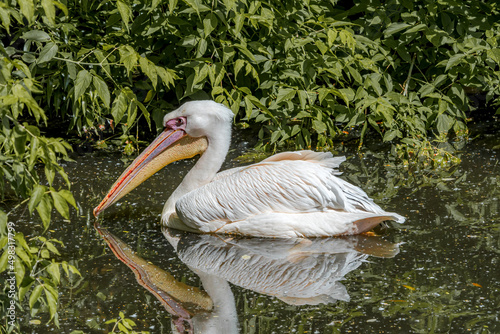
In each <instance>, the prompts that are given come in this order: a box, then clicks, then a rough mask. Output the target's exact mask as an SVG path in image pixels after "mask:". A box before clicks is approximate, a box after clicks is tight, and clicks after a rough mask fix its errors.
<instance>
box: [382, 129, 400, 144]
mask: <svg viewBox="0 0 500 334" xmlns="http://www.w3.org/2000/svg"><path fill="white" fill-rule="evenodd" d="M397 134H398V130H396V129H391V130H389V131H386V133H385V134H384V139H383V141H384V142H387V141H391V140H393V139H394V138H396V136H397Z"/></svg>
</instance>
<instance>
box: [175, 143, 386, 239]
mask: <svg viewBox="0 0 500 334" xmlns="http://www.w3.org/2000/svg"><path fill="white" fill-rule="evenodd" d="M344 160H345V158H344V157H335V158H334V157H332V155H331V154H330V153H317V152H312V151H300V152H285V153H280V154H277V155H274V156H272V157H270V158H268V159H266V160H263V161H262V162H260V163H257V164H254V165H250V166H247V167H243V168H238V169H236V170H234V171H233V170H230V171H229V172H225V173H224V174H222V175H219V176H218V177H217V178H216V179H215V180H214V181H212V182H211V183H209V184H207V185H205V186H203V187H201V188H198V189H196V190H194V191H192V192H190V193H188V194H186V195H184V196H183V197H181V198H180V199H179V200H178V201H177V202H176V212H177V214H178V216H179V217H180V218H181V220H182V221H183V222H184V223H185V224H187V225H188V226H189V227H190V228H193V229H196V230H199V231H202V232H222V231H225V232H235V233H241V232H242V231H241V230H242V229H248V226H245V227H241V222H249V221H252V225H255V226H254V228H255V229H258V227H259V222H258V220H259V219H260V218H262V219H264V221H265V223H264V224H265V225H266V226H267V225H269V226H270V227H269V229H271V230H272V229H273V227H272V226H271V225H273V224H274V222H276V223H280V220H283V219H285V220H287V221H294V220H297V219H301V220H302V221H301V223H305V225H306V226H307V221H304V219H306V220H307V219H309V218H311V217H312V219H315V220H318V217H314V215H317V214H320V215H321V216H322V217H321V218H320V220H322V221H325V223H326V224H328V222H327V221H328V219H329V218H328V217H326V216H325V215H322V213H334V214H336V215H337V216H338V217H336V218H335V220H344V221H345V220H346V219H345V218H346V217H347V215H346V213H348V214H349V217H350V218H353V219H354V221H356V220H361V219H365V218H373V217H376V216H384V218H385V219H382V220H386V219H392V218H390V217H389V218H388V217H387V215H388V213H386V212H384V211H383V210H382V209H381V208H380V207H379V206H378V205H376V204H375V203H374V202H373V200H372V199H370V198H369V197H368V196H367V195H366V193H365V192H364V191H363V190H361V189H360V188H358V187H356V186H353V185H351V184H349V183H348V182H345V181H344V180H342V179H340V178H338V177H336V176H335V174H338V171H336V170H335V169H334V168H338V166H339V164H340V163H341V162H342V161H344ZM304 214H306V215H304ZM307 214H309V218H307ZM367 214H368V215H367ZM339 215H340V216H339ZM323 216H324V217H323ZM352 222H353V221H352V220H351V221H350V222H347V221H346V223H350V224H351V225H352ZM378 222H380V220H379V221H378ZM235 223H239V224H235ZM333 223H334V222H333ZM233 224H235V225H233ZM245 224H246V223H245ZM226 225H233V226H234V227H236V228H237V229H238V230H237V231H231V229H229V230H225V229H227V228H228V227H227V226H226ZM220 229H222V230H220ZM294 229H295V227H294ZM277 230H281V231H280V233H281V232H284V231H283V225H280V229H277ZM346 232H347V231H344V232H342V231H340V230H339V232H338V233H337V234H342V233H346ZM251 233H256V231H252V232H251ZM257 233H258V232H257ZM266 233H269V231H267V232H266ZM242 234H247V233H242ZM258 234H260V233H258ZM300 234H301V233H300V232H299V235H300Z"/></svg>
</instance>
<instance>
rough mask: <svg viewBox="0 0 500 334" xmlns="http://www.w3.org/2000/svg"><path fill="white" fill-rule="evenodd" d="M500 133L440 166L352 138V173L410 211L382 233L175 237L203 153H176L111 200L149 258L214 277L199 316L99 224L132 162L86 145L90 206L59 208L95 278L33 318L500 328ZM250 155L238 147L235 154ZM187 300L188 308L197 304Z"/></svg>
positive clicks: (205, 281) (189, 276)
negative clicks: (185, 185)
mask: <svg viewBox="0 0 500 334" xmlns="http://www.w3.org/2000/svg"><path fill="white" fill-rule="evenodd" d="M499 146H500V138H499V137H498V135H489V136H488V135H485V136H481V137H480V138H477V139H476V140H474V141H472V142H471V143H468V144H467V145H466V146H465V147H464V148H463V152H462V156H461V157H462V163H461V164H460V165H459V166H457V167H456V168H454V169H452V170H438V171H434V172H431V171H427V170H424V169H420V170H418V169H417V170H412V169H407V168H402V167H396V166H395V165H394V164H393V162H392V160H391V158H390V155H389V154H388V153H385V152H382V153H373V152H371V151H368V152H365V153H364V154H363V155H356V154H354V152H348V151H347V152H340V154H343V155H346V156H348V158H350V159H348V161H347V162H345V163H344V164H343V165H342V166H341V171H343V172H344V175H342V176H341V177H343V178H345V179H346V180H348V181H350V182H352V183H354V184H356V185H358V186H360V187H361V188H363V189H364V190H365V191H366V192H367V193H368V194H369V195H370V196H371V197H372V198H374V199H375V201H376V202H377V203H378V204H380V205H381V206H382V207H383V208H384V209H386V210H387V211H395V212H398V213H400V214H402V215H404V216H406V217H407V221H406V223H405V224H404V226H400V225H398V226H396V224H392V223H389V224H388V226H387V227H379V228H377V229H376V233H377V234H379V235H380V236H379V237H375V238H373V237H371V238H370V237H354V238H338V239H320V240H312V241H302V242H298V241H279V240H264V241H262V240H252V239H250V240H248V239H238V238H236V239H231V238H227V237H221V238H217V237H212V236H203V237H200V236H189V235H184V234H176V233H174V232H169V231H165V234H166V235H167V236H168V238H166V237H165V236H164V234H163V233H162V231H161V229H160V227H159V224H158V222H159V220H160V214H161V210H162V206H163V203H164V201H165V200H166V198H168V196H169V194H170V193H171V192H172V191H173V189H175V187H176V186H177V185H178V184H179V182H180V180H181V179H182V177H183V176H184V175H185V173H186V172H187V171H188V170H189V169H190V168H191V167H192V165H193V163H194V161H187V162H178V163H174V164H173V165H170V166H169V167H167V168H166V169H165V170H163V171H161V172H160V173H159V174H158V175H156V176H154V177H152V178H151V179H150V180H148V181H146V182H145V183H144V184H143V185H141V186H140V187H139V188H138V189H136V190H134V191H133V192H132V193H131V194H129V195H127V196H126V197H125V198H123V199H122V200H121V201H120V202H119V203H118V204H116V205H114V206H112V207H110V208H109V209H107V210H106V211H105V212H104V213H103V214H101V216H102V218H101V224H102V226H103V227H105V228H106V229H107V230H109V231H110V232H111V233H112V235H114V236H115V237H116V238H119V239H121V240H122V241H123V242H124V245H127V246H124V247H125V248H126V249H127V251H130V254H129V256H132V257H133V259H135V261H139V263H142V267H144V268H147V267H148V266H147V265H146V264H147V263H149V264H153V265H154V266H155V268H158V270H159V271H158V272H157V273H161V275H160V274H158V275H160V276H161V277H169V280H170V281H169V282H170V283H172V284H174V286H178V285H176V284H180V283H183V284H184V285H183V286H184V290H182V289H180V290H181V291H184V292H181V293H180V294H181V295H183V293H188V294H189V293H194V294H196V293H199V294H203V293H205V292H204V291H205V290H206V292H207V293H208V294H209V295H210V297H211V299H212V301H213V303H214V305H215V306H216V309H214V311H213V312H215V313H203V312H201V313H196V312H198V311H196V312H195V311H189V312H190V316H189V317H193V318H194V317H196V316H197V314H202V315H203V314H204V315H203V316H200V317H201V318H202V320H199V319H198V318H197V319H198V320H192V321H191V324H190V322H189V321H188V320H189V319H187V320H186V319H183V320H182V321H181V322H179V321H178V319H179V316H178V315H176V316H174V317H172V315H171V313H169V312H168V307H166V306H165V302H162V301H160V300H159V299H158V298H156V297H155V294H154V293H152V292H151V290H148V289H145V288H144V287H143V286H142V285H140V284H138V282H137V280H136V275H135V274H134V271H133V270H131V269H130V268H129V267H128V266H127V265H125V264H123V263H122V261H120V259H118V258H117V257H116V256H115V255H114V254H113V252H112V251H111V250H110V248H109V247H108V245H107V244H106V242H105V241H104V240H103V239H102V237H101V236H100V235H99V234H98V233H97V232H96V230H95V229H94V227H93V224H94V218H93V216H92V208H93V207H94V206H95V205H96V204H98V203H99V202H100V200H101V198H102V196H103V194H104V193H105V192H106V191H107V190H108V188H109V186H110V185H111V184H112V183H113V182H114V181H115V180H116V178H117V177H118V176H119V175H120V173H121V172H122V171H123V170H124V168H125V167H126V164H124V163H123V162H122V161H121V160H120V157H119V156H112V157H105V156H99V155H90V154H89V155H84V156H79V157H77V158H76V161H75V162H74V163H68V164H67V166H65V168H66V171H67V172H68V175H69V176H70V179H71V180H73V182H74V184H73V185H72V190H73V192H74V193H75V197H76V199H77V202H78V205H79V207H80V208H81V209H80V212H79V214H76V213H73V216H72V218H71V221H53V222H52V225H51V228H53V230H51V231H50V232H49V235H50V236H51V237H55V238H58V239H60V240H62V241H64V243H65V245H66V248H65V249H64V250H63V251H64V252H63V256H62V257H63V259H64V260H67V261H71V262H72V263H73V264H74V265H76V266H77V267H78V268H79V270H80V272H81V273H82V275H83V278H78V277H72V278H71V279H70V280H64V282H63V284H62V285H63V286H62V287H61V288H60V303H61V305H60V311H59V318H60V323H61V328H60V329H57V328H54V327H53V326H52V325H48V326H47V325H44V323H45V322H46V320H47V319H46V318H44V317H41V318H39V319H40V320H42V324H41V325H30V324H29V321H30V320H32V319H30V318H29V316H28V315H27V314H26V315H25V317H24V318H23V319H22V324H23V326H22V328H23V329H24V331H25V333H37V334H38V333H50V332H55V333H71V331H73V330H81V331H83V332H84V333H106V332H108V331H110V330H111V329H112V326H113V324H108V325H105V324H104V322H105V321H107V320H109V319H113V318H118V317H119V312H123V313H124V314H125V316H126V317H128V318H131V319H133V320H134V321H135V322H136V324H137V327H136V330H138V331H140V330H144V331H150V332H151V333H172V332H173V329H175V328H181V327H179V326H181V325H179V323H182V324H183V325H182V326H184V327H185V328H189V327H190V326H191V325H192V326H195V331H196V325H198V326H199V328H198V330H199V329H200V328H203V326H205V325H206V323H210V321H213V323H214V324H215V326H216V330H214V331H213V332H214V333H219V332H220V331H218V330H217V329H221V328H223V327H221V326H223V325H221V321H226V324H227V323H229V325H228V326H230V327H228V328H229V329H228V331H229V332H234V331H238V332H240V333H350V332H352V333H464V332H472V333H499V332H500V319H499V313H500V266H499V255H500V212H499V211H500V207H499V206H500V205H499V204H500V200H499V198H500V197H499V196H500V190H499V189H500V173H499V168H500V166H499V165H498V161H499V156H498V149H499ZM243 149H244V147H243V148H241V147H239V148H237V149H236V150H233V151H232V152H231V157H233V158H234V157H235V156H237V155H239V154H240V153H241V152H242V151H243ZM236 165H239V164H238V162H235V161H232V160H231V159H228V162H227V163H226V165H225V166H224V168H229V167H232V166H236ZM31 224H37V222H36V221H31V222H27V221H23V220H22V217H21V218H20V220H19V222H18V223H17V229H18V230H19V231H20V232H23V233H25V235H27V236H28V237H29V236H30V235H29V234H30V230H31V228H30V226H31ZM167 239H168V240H167ZM366 240H368V241H366ZM127 254H128V253H127ZM138 258H140V259H142V261H143V262H140V261H141V260H138ZM122 260H123V259H122ZM129 262H133V261H132V260H129ZM155 270H156V269H155ZM278 273H279V274H280V275H278ZM162 275H163V276H162ZM275 275H276V276H275ZM207 276H208V278H207ZM175 282H178V283H175ZM226 282H229V283H226ZM165 284H166V283H165ZM186 287H187V288H186ZM189 287H191V288H189ZM214 287H215V288H218V290H224V291H223V292H222V293H219V294H217V291H216V292H215V293H214V291H213V290H214ZM165 289H166V290H168V289H169V288H165ZM174 290H175V289H174ZM174 290H172V291H174ZM216 290H217V289H216ZM172 291H170V293H174V292H175V291H177V292H178V291H179V290H175V291H174V292H172ZM186 291H187V292H186ZM189 291H191V292H189ZM193 291H194V292H193ZM167 292H168V291H167ZM195 292H196V293H195ZM167 295H168V293H167ZM171 296H172V295H171ZM176 296H179V294H177V295H176ZM204 296H205V295H204ZM204 298H206V296H205V297H204ZM179 299H181V300H179ZM174 302H175V303H177V304H176V305H177V306H178V307H180V308H177V310H178V312H181V311H182V309H186V310H190V307H192V306H193V305H192V304H193V302H191V304H189V303H188V302H183V301H182V298H181V297H177V299H175V300H174ZM188 304H189V305H188ZM221 305H222V306H221ZM177 306H176V307H177ZM221 307H222V308H221ZM224 307H225V308H224ZM170 311H171V310H170ZM189 312H188V313H189ZM217 312H219V313H217ZM189 317H188V318H189ZM37 319H38V318H37ZM203 319H205V320H203ZM172 320H174V321H172ZM203 321H206V322H205V323H204V322H203ZM206 326H208V327H206V328H210V325H206ZM204 332H208V330H204Z"/></svg>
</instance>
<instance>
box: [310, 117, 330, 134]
mask: <svg viewBox="0 0 500 334" xmlns="http://www.w3.org/2000/svg"><path fill="white" fill-rule="evenodd" d="M312 125H313V129H314V130H316V132H317V133H324V132H325V131H326V129H327V128H326V124H325V123H323V122H322V121H319V120H317V119H315V120H313V124H312Z"/></svg>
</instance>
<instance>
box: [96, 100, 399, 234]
mask: <svg viewBox="0 0 500 334" xmlns="http://www.w3.org/2000/svg"><path fill="white" fill-rule="evenodd" d="M233 117H234V114H233V112H232V111H231V110H230V109H228V108H226V107H225V106H224V105H222V104H219V103H216V102H214V101H191V102H187V103H185V104H183V105H182V106H181V107H179V108H178V109H177V110H174V111H172V112H170V113H168V114H167V115H165V117H164V119H163V124H164V127H165V129H164V131H163V132H162V133H161V134H160V135H159V136H158V137H157V138H156V139H155V140H154V141H153V142H152V143H151V145H149V146H148V147H147V148H146V149H145V150H144V152H142V153H141V154H140V155H139V156H138V157H137V158H136V159H135V160H134V161H133V162H132V164H131V165H130V166H129V167H128V168H127V169H126V170H125V171H124V172H123V174H122V175H121V176H120V177H119V178H118V180H117V181H116V182H115V183H114V184H113V186H112V187H111V189H110V191H109V192H108V193H107V195H106V196H105V197H104V199H103V200H102V202H101V203H100V204H99V205H98V206H97V207H96V208H95V209H94V216H96V217H97V216H98V215H99V213H100V212H101V211H103V210H104V209H106V208H107V207H108V206H110V205H111V204H113V203H114V202H116V201H118V200H119V199H120V198H121V197H123V196H124V195H126V194H127V193H129V192H130V191H131V190H133V189H134V188H135V187H137V186H138V185H139V184H140V183H142V182H144V181H145V180H146V179H147V178H149V177H150V176H151V175H153V174H154V173H156V172H157V171H158V170H160V169H162V168H163V167H165V166H166V165H168V164H169V163H172V162H174V161H177V160H181V159H186V158H191V157H194V156H196V155H201V156H200V158H199V159H198V161H197V163H196V164H195V165H194V167H193V168H192V169H191V170H190V171H189V172H188V173H187V175H186V176H185V177H184V179H183V180H182V182H181V184H180V185H179V186H178V187H177V189H175V191H174V192H173V193H172V195H171V196H170V197H169V198H168V200H167V202H166V203H165V206H164V208H163V212H162V219H161V220H162V224H163V225H164V226H167V227H171V228H174V229H179V230H185V231H191V232H197V233H228V234H239V235H247V236H258V237H281V238H290V237H306V238H307V237H327V236H336V235H352V234H359V233H363V232H365V231H368V230H370V229H372V228H373V227H375V226H376V225H378V224H379V223H380V222H382V221H385V220H394V221H396V222H398V223H402V222H404V220H405V219H404V218H403V217H402V216H400V215H398V214H396V213H393V212H386V211H384V210H382V209H381V208H380V207H379V206H378V205H377V204H375V203H374V202H373V200H372V199H370V198H369V197H368V195H367V194H366V193H365V192H364V191H363V190H361V189H360V188H359V187H356V186H354V185H352V184H350V183H348V182H346V181H344V180H342V179H341V178H338V177H337V176H336V175H339V174H340V173H339V172H338V167H339V165H340V163H342V162H343V161H344V160H345V157H333V156H332V154H331V153H329V152H313V151H296V152H283V153H278V154H275V155H273V156H271V157H269V158H267V159H265V160H263V161H261V162H259V163H256V164H253V165H249V166H244V167H237V168H232V169H229V170H225V171H222V172H219V169H220V168H221V166H222V163H223V162H224V160H225V157H226V154H227V152H228V150H229V145H230V139H231V125H232V120H233Z"/></svg>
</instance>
